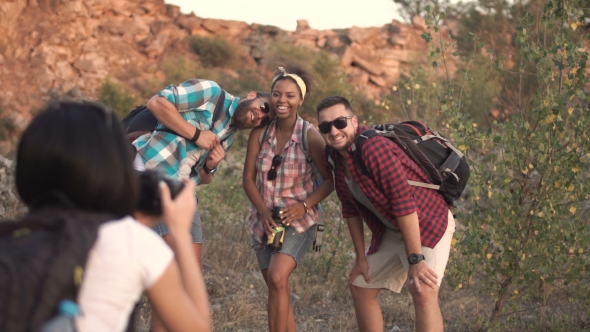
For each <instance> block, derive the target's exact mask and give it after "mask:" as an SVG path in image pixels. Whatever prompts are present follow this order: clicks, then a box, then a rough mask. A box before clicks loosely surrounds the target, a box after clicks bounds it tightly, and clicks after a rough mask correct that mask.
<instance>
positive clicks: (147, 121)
mask: <svg viewBox="0 0 590 332" xmlns="http://www.w3.org/2000/svg"><path fill="white" fill-rule="evenodd" d="M224 102H225V91H224V90H221V94H220V95H219V98H218V99H217V103H216V104H215V110H214V111H213V121H212V122H211V128H213V127H214V126H215V122H217V120H219V118H220V117H221V114H222V113H223V104H224ZM121 122H122V123H123V127H124V128H125V132H126V133H127V138H128V139H129V140H130V141H132V142H133V141H134V140H135V139H137V138H138V137H139V136H142V135H145V134H147V133H151V132H153V131H154V130H158V131H163V132H167V133H171V134H174V135H177V136H180V135H178V134H177V133H176V132H175V131H174V130H172V129H167V128H157V129H156V125H157V124H158V119H156V117H155V116H154V115H153V114H152V112H150V110H149V109H148V108H147V107H146V106H145V105H142V106H137V107H135V109H133V111H131V112H130V113H129V114H127V115H126V116H125V117H124V118H123V120H121Z"/></svg>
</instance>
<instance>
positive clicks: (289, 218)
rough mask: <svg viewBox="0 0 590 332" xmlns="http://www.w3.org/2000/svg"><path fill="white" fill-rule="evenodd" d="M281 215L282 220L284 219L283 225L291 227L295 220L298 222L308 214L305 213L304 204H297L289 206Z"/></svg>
mask: <svg viewBox="0 0 590 332" xmlns="http://www.w3.org/2000/svg"><path fill="white" fill-rule="evenodd" d="M281 212H282V214H281V218H282V219H283V224H285V225H287V226H289V225H291V223H292V222H294V221H295V220H298V219H299V218H301V217H303V216H304V215H305V214H306V212H305V206H303V203H301V202H297V203H295V204H293V205H289V206H287V207H286V208H284V209H283V210H282V211H281Z"/></svg>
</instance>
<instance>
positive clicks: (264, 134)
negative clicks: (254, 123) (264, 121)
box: [258, 118, 276, 148]
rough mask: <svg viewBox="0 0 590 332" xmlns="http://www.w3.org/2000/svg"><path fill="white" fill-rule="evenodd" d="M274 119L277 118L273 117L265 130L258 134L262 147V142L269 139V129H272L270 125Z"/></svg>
mask: <svg viewBox="0 0 590 332" xmlns="http://www.w3.org/2000/svg"><path fill="white" fill-rule="evenodd" d="M275 119H276V118H275ZM274 121H275V120H274V119H273V120H272V121H271V122H270V123H269V124H268V125H267V126H265V127H264V130H261V131H260V135H259V136H258V144H260V147H261V148H262V143H263V142H264V141H266V140H267V139H268V135H269V134H268V131H269V130H270V126H271V125H272V124H273V123H274Z"/></svg>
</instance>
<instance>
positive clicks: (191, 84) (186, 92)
mask: <svg viewBox="0 0 590 332" xmlns="http://www.w3.org/2000/svg"><path fill="white" fill-rule="evenodd" d="M220 94H221V88H220V87H219V85H218V84H217V83H215V82H213V81H209V80H201V79H191V80H188V81H186V82H182V83H180V84H179V85H174V84H170V85H168V86H167V87H166V88H164V89H163V90H162V91H160V92H159V93H158V95H159V96H160V97H164V98H166V100H168V101H169V102H170V103H172V104H173V105H174V106H176V109H177V110H178V111H179V112H185V111H188V110H192V111H198V110H199V109H198V108H199V107H201V106H203V105H204V104H206V103H208V102H209V101H215V100H216V99H217V98H218V97H219V95H220ZM203 111H204V110H203Z"/></svg>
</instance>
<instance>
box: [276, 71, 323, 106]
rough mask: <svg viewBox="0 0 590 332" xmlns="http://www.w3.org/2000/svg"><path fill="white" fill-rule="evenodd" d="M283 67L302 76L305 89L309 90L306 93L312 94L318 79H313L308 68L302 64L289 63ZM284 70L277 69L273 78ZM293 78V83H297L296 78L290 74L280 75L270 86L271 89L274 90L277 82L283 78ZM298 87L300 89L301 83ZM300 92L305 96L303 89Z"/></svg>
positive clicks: (290, 72)
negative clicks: (304, 67)
mask: <svg viewBox="0 0 590 332" xmlns="http://www.w3.org/2000/svg"><path fill="white" fill-rule="evenodd" d="M283 68H285V70H286V71H287V73H289V74H295V75H297V76H299V77H301V79H302V80H303V83H305V89H306V90H307V92H306V95H307V94H311V93H312V92H313V90H314V88H315V86H316V81H315V80H314V79H313V76H312V75H311V74H310V73H309V71H307V70H306V69H303V67H300V66H296V65H287V66H283ZM282 73H283V72H282V71H280V70H277V71H275V73H274V74H273V76H272V77H273V78H274V77H276V76H277V75H281V74H282ZM285 79H288V80H291V81H292V82H293V83H295V84H297V82H295V80H294V79H293V78H291V77H289V76H280V77H279V78H278V79H277V80H276V81H274V82H273V84H272V86H271V87H270V90H271V92H272V89H273V88H274V86H275V84H277V82H278V81H282V80H285ZM297 89H299V85H297ZM299 94H300V96H301V97H302V98H303V97H304V96H302V95H301V89H299Z"/></svg>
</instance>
